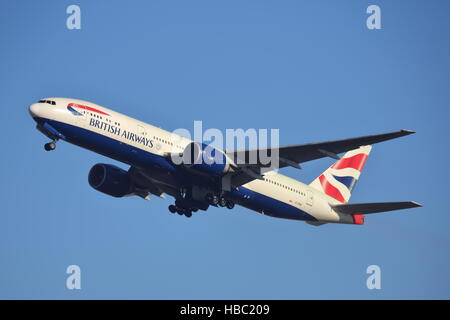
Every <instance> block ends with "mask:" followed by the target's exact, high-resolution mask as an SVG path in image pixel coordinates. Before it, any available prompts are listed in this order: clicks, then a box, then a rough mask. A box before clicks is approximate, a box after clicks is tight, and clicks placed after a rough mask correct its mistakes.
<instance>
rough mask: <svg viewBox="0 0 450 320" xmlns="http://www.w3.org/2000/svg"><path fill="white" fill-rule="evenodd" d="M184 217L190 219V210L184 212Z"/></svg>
mask: <svg viewBox="0 0 450 320" xmlns="http://www.w3.org/2000/svg"><path fill="white" fill-rule="evenodd" d="M184 215H185V216H186V217H188V218H190V217H192V211H191V210H186V212H185V213H184Z"/></svg>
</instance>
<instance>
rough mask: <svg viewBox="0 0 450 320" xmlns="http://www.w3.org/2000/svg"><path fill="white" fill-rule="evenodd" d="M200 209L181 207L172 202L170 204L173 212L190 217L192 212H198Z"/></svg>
mask: <svg viewBox="0 0 450 320" xmlns="http://www.w3.org/2000/svg"><path fill="white" fill-rule="evenodd" d="M197 210H198V209H197V208H191V209H188V208H181V207H177V206H174V205H173V204H171V205H170V206H169V211H170V212H171V213H178V214H179V215H180V216H186V217H188V218H190V217H192V212H196V211H197Z"/></svg>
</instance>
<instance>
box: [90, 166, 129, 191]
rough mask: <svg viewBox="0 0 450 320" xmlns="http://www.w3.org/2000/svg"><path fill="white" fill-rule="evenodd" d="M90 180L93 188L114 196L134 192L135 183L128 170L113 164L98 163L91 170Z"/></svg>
mask: <svg viewBox="0 0 450 320" xmlns="http://www.w3.org/2000/svg"><path fill="white" fill-rule="evenodd" d="M88 180H89V185H90V186H91V187H92V188H94V189H95V190H97V191H100V192H103V193H105V194H107V195H110V196H112V197H116V198H121V197H124V196H127V195H132V194H133V183H132V182H131V179H130V177H129V176H128V173H127V171H125V170H123V169H120V168H119V167H116V166H114V165H112V164H104V163H97V164H96V165H94V166H93V167H92V168H91V170H90V171H89V176H88Z"/></svg>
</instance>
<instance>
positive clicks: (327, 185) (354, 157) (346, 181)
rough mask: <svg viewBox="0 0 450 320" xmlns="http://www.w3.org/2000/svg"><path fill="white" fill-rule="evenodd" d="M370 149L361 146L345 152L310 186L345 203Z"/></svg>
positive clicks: (369, 147) (370, 147)
mask: <svg viewBox="0 0 450 320" xmlns="http://www.w3.org/2000/svg"><path fill="white" fill-rule="evenodd" d="M371 149H372V146H363V147H359V148H358V149H354V150H351V151H349V152H347V153H346V154H345V155H344V156H343V157H342V159H340V160H338V161H336V162H335V163H334V164H333V165H332V166H331V167H329V168H328V169H327V170H325V171H324V172H323V173H322V174H321V175H320V176H318V177H317V178H316V179H315V180H314V181H313V182H311V183H310V186H311V187H313V188H314V189H317V190H319V191H321V192H323V193H325V194H327V195H329V196H330V197H332V198H334V199H336V200H338V201H339V202H342V203H347V202H348V200H349V199H350V196H351V194H352V190H353V188H354V187H355V184H356V181H358V179H359V176H360V174H361V171H362V170H363V168H364V164H365V163H366V160H367V158H368V156H369V153H370V150H371Z"/></svg>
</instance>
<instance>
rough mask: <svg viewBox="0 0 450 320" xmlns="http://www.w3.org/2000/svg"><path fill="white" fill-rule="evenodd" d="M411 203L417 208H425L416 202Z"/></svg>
mask: <svg viewBox="0 0 450 320" xmlns="http://www.w3.org/2000/svg"><path fill="white" fill-rule="evenodd" d="M411 203H412V204H413V205H414V206H415V207H423V205H422V204H420V203H418V202H415V201H411Z"/></svg>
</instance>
